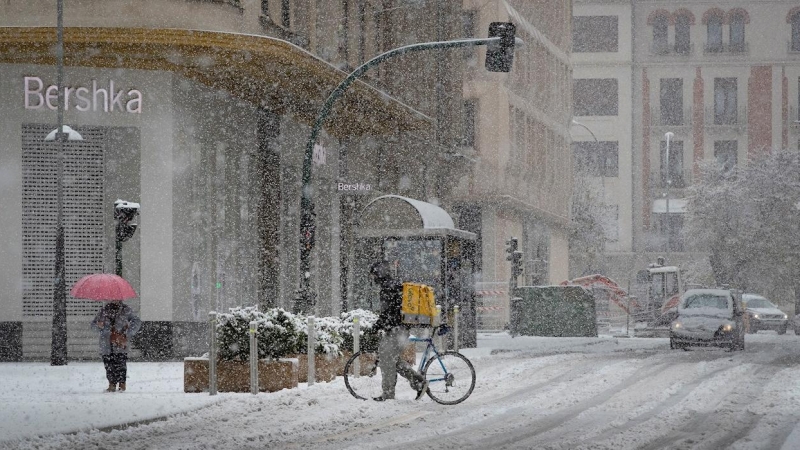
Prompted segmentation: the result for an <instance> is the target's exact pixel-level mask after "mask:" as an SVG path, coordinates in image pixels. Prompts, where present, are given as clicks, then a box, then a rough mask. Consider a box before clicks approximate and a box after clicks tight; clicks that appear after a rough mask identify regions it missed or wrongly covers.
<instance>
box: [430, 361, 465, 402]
mask: <svg viewBox="0 0 800 450" xmlns="http://www.w3.org/2000/svg"><path fill="white" fill-rule="evenodd" d="M422 371H423V374H424V375H425V378H426V379H427V380H428V397H430V398H432V399H433V401H435V402H437V403H441V404H443V405H455V404H456V403H461V402H463V401H464V400H466V399H467V397H469V395H470V394H472V390H473V389H475V368H474V367H472V363H471V362H469V360H468V359H467V358H466V357H465V356H464V355H462V354H461V353H458V352H453V351H448V352H444V353H439V356H436V355H434V356H432V357H431V359H429V360H428V362H427V363H425V368H424V369H422Z"/></svg>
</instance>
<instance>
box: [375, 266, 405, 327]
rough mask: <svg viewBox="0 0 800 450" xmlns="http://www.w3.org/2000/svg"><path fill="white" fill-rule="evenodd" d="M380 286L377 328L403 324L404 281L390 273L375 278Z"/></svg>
mask: <svg viewBox="0 0 800 450" xmlns="http://www.w3.org/2000/svg"><path fill="white" fill-rule="evenodd" d="M375 282H376V283H378V286H379V287H380V296H379V298H380V312H379V313H378V321H377V322H376V323H375V328H376V329H378V330H387V331H388V330H391V329H392V328H394V327H397V326H400V325H402V324H403V315H402V313H401V312H400V310H401V308H402V307H403V283H401V282H400V281H399V280H397V279H395V278H393V277H392V276H390V275H386V276H384V277H379V278H376V279H375Z"/></svg>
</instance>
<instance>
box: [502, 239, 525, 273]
mask: <svg viewBox="0 0 800 450" xmlns="http://www.w3.org/2000/svg"><path fill="white" fill-rule="evenodd" d="M518 248H519V239H517V238H515V237H512V238H511V239H509V240H507V241H506V253H508V256H506V261H511V277H512V278H517V277H518V276H520V275H522V252H521V251H519V250H518Z"/></svg>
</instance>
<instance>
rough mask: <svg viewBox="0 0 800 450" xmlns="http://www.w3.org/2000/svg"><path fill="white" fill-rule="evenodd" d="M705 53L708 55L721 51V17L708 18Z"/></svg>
mask: <svg viewBox="0 0 800 450" xmlns="http://www.w3.org/2000/svg"><path fill="white" fill-rule="evenodd" d="M706 51H707V52H710V53H716V52H721V51H722V17H719V16H711V17H709V18H708V35H707V39H706Z"/></svg>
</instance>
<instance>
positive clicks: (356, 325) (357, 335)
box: [353, 316, 361, 378]
mask: <svg viewBox="0 0 800 450" xmlns="http://www.w3.org/2000/svg"><path fill="white" fill-rule="evenodd" d="M359 347H361V323H360V322H359V320H358V316H355V317H353V354H354V355H355V354H356V353H358V351H359ZM359 362H360V358H356V359H355V361H353V377H355V378H358V375H359V374H360V373H361V367H360V364H359Z"/></svg>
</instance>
